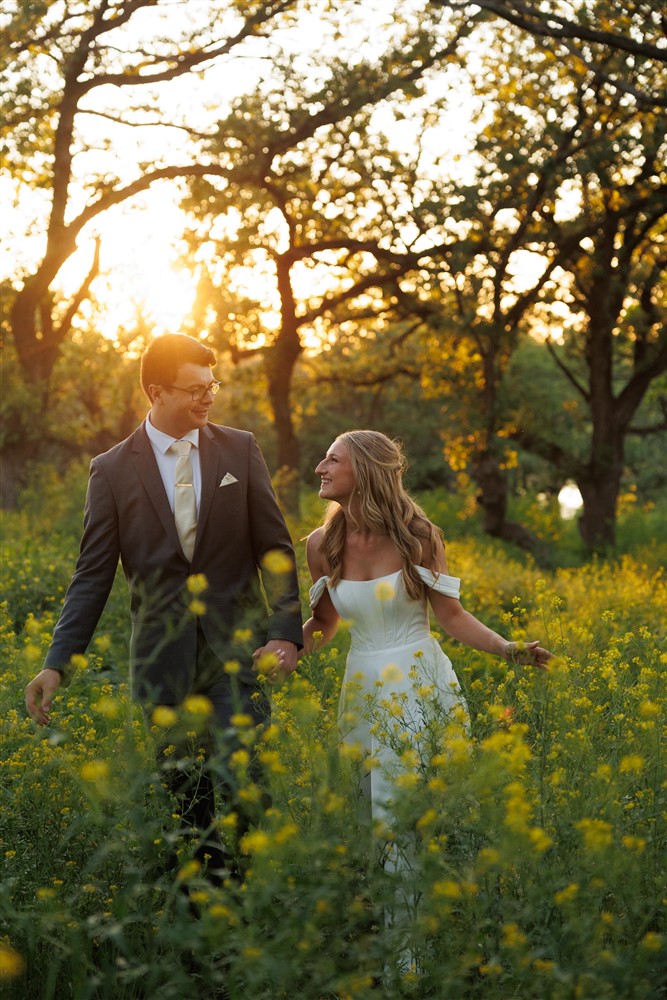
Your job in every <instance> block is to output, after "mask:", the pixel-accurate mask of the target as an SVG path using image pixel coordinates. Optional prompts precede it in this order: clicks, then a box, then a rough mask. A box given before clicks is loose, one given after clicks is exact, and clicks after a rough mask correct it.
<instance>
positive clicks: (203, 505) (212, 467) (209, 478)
mask: <svg viewBox="0 0 667 1000" xmlns="http://www.w3.org/2000/svg"><path fill="white" fill-rule="evenodd" d="M199 464H200V468H201V496H200V498H199V517H198V518H197V537H196V539H195V549H196V548H197V544H198V543H199V539H200V538H201V537H202V534H203V532H204V527H205V526H206V521H207V519H208V515H209V512H210V510H211V504H212V503H213V498H214V496H215V491H216V489H217V487H218V483H219V482H220V476H221V471H220V470H221V467H222V450H221V449H220V448H219V447H218V446H217V445H216V443H215V439H214V437H213V434H212V433H211V431H210V430H209V428H208V427H202V429H201V430H200V431H199Z"/></svg>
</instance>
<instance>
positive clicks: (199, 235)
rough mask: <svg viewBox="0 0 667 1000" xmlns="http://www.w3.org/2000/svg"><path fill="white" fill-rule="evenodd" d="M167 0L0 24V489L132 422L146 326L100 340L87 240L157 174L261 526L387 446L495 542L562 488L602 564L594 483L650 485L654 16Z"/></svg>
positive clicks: (657, 303)
mask: <svg viewBox="0 0 667 1000" xmlns="http://www.w3.org/2000/svg"><path fill="white" fill-rule="evenodd" d="M185 6H186V7H187V11H188V16H187V17H185V18H183V19H178V18H175V17H174V10H173V7H172V5H170V4H167V3H165V2H162V0H157V2H153V0H125V2H120V0H117V2H114V0H94V2H92V3H91V4H88V5H87V7H86V8H85V10H84V9H83V8H82V9H77V10H73V9H72V8H71V6H70V5H68V4H65V3H64V2H61V0H55V2H54V3H51V4H48V5H44V4H41V3H18V0H16V2H8V3H7V4H6V5H5V7H4V8H3V31H4V35H5V41H6V44H5V46H4V47H3V56H2V62H3V73H4V81H5V87H4V91H3V93H4V101H5V105H6V107H7V112H6V114H5V119H4V125H3V135H4V150H5V166H4V170H5V179H6V180H8V181H10V182H11V185H12V188H11V190H12V191H14V192H19V193H20V192H26V191H28V192H30V194H31V195H33V196H34V197H36V198H37V199H38V200H37V201H36V202H34V203H31V205H32V204H34V205H37V206H38V211H37V213H36V214H35V215H34V217H33V218H31V220H30V222H26V225H25V232H24V234H23V235H24V237H25V240H24V242H25V243H26V245H27V242H28V237H29V235H30V234H31V233H32V236H33V244H32V246H33V251H32V256H30V255H29V254H27V253H23V251H22V247H23V244H22V243H21V242H20V240H19V241H18V244H17V245H19V246H20V248H21V251H22V252H21V253H19V254H18V259H17V261H16V262H14V263H13V265H12V266H11V267H10V268H9V269H8V273H7V274H6V277H5V285H4V294H3V318H2V331H3V342H4V346H5V348H6V349H5V351H4V358H3V383H4V390H5V391H4V393H3V396H4V397H5V398H4V399H3V407H4V410H3V419H4V425H5V426H4V429H3V437H2V457H3V463H4V474H3V503H12V502H15V500H16V497H17V495H18V492H19V490H20V487H21V484H22V482H24V481H25V480H26V470H27V469H28V468H29V466H30V464H31V463H34V462H36V461H41V460H44V456H47V461H50V462H56V463H57V464H58V465H60V466H64V465H65V464H66V462H67V461H68V459H70V458H71V457H74V456H76V455H81V454H92V453H94V452H95V451H98V450H100V449H101V448H104V447H107V446H108V445H109V444H111V443H112V442H113V441H114V440H116V439H118V438H120V437H122V436H123V435H124V434H125V433H127V430H128V429H129V428H131V427H132V426H134V424H135V423H136V422H137V421H138V420H139V419H141V416H142V414H143V412H144V405H145V404H144V402H143V401H142V400H141V396H140V394H139V393H138V391H137V389H136V384H135V383H136V358H137V357H138V354H139V352H140V350H141V348H142V345H143V344H144V343H145V342H146V339H147V338H148V337H150V336H151V335H152V334H153V332H154V323H152V321H151V317H150V316H149V315H148V314H147V313H146V312H143V311H142V309H141V308H140V307H138V308H137V310H136V316H135V318H134V320H132V321H127V322H122V323H117V324H116V326H115V328H114V331H113V333H112V335H111V336H110V335H109V333H108V332H106V333H105V334H104V335H102V328H103V325H104V324H103V320H105V321H108V320H109V319H110V318H112V317H113V313H114V310H115V308H117V305H118V303H119V302H120V300H121V297H122V295H123V288H122V286H120V285H119V284H118V280H117V279H115V278H114V272H109V271H108V269H107V270H106V271H105V264H104V261H105V247H106V244H107V242H108V239H109V234H110V233H111V232H113V231H114V229H115V230H117V229H118V227H121V226H127V221H126V219H127V218H128V217H123V218H121V217H120V216H118V214H117V213H118V209H119V207H120V206H122V205H123V204H125V203H127V204H129V205H134V204H135V202H136V199H137V198H138V196H139V195H140V194H141V193H142V192H145V191H148V190H149V189H151V190H157V189H158V187H159V186H164V185H165V184H170V185H171V188H170V190H171V191H172V192H173V202H174V204H176V203H180V204H181V205H182V208H183V216H182V219H183V222H182V230H183V236H182V239H181V240H180V242H179V251H180V255H181V256H180V267H181V269H182V271H183V272H184V273H185V272H188V273H190V274H191V275H192V278H193V281H194V280H196V281H197V283H198V291H197V296H196V300H195V301H194V304H193V308H192V311H191V313H190V314H189V315H185V316H183V318H182V320H180V321H179V326H180V328H182V329H185V330H187V331H188V332H192V333H194V334H195V335H196V336H199V337H201V338H202V339H204V340H206V341H207V342H208V343H210V344H211V345H212V346H213V347H214V348H215V349H216V351H217V352H218V355H219V358H220V366H219V369H220V373H221V375H222V377H223V380H224V381H225V384H226V392H225V393H224V394H221V396H222V401H221V402H220V403H218V404H217V409H216V415H217V417H216V418H217V419H221V420H226V421H229V422H231V423H234V422H238V423H241V424H243V425H244V426H249V427H251V428H252V429H254V430H255V432H256V433H257V434H258V436H259V437H260V440H261V441H262V444H263V446H264V447H265V448H266V450H267V455H268V456H269V460H270V462H271V465H272V468H273V469H274V470H275V471H276V472H278V471H279V472H280V474H279V476H277V479H276V482H277V483H278V484H279V486H280V490H281V495H282V499H283V501H284V503H285V505H286V507H287V508H288V509H289V510H291V511H292V512H297V511H298V503H299V494H300V490H301V486H302V484H303V483H309V482H311V481H312V480H311V478H310V477H311V474H312V473H311V470H312V468H313V466H314V464H316V461H317V459H318V457H319V455H320V454H321V453H322V451H323V450H325V448H326V447H327V446H328V444H329V443H330V441H331V438H332V436H334V435H335V433H337V432H339V431H340V430H343V429H345V428H346V427H349V426H351V425H352V424H357V425H359V424H366V425H370V426H376V427H378V428H380V429H383V430H386V431H387V432H388V433H392V434H394V433H395V434H397V435H400V436H401V437H402V438H403V439H404V440H405V442H406V446H407V448H408V452H409V454H410V456H411V458H412V462H413V469H412V474H413V476H414V481H415V483H416V484H418V485H419V487H420V488H422V487H423V488H427V487H428V485H429V484H431V485H444V486H446V487H448V488H450V489H452V488H454V487H455V485H456V484H458V486H459V487H460V486H466V491H468V492H469V490H468V487H467V485H466V484H468V483H471V484H474V490H475V495H476V497H477V503H478V505H479V509H480V511H481V514H482V519H483V524H484V529H485V530H486V531H487V532H488V533H490V534H492V535H496V536H498V537H500V538H503V539H506V540H511V541H513V542H516V543H518V544H520V545H523V546H524V547H527V548H531V549H533V550H534V551H537V550H538V548H539V540H537V539H536V538H535V537H534V535H533V534H532V533H531V532H530V531H529V530H528V529H527V526H526V525H525V524H522V523H519V522H517V521H516V520H512V518H511V517H510V515H509V506H510V501H511V500H512V497H513V495H514V494H515V493H516V492H517V490H524V489H530V488H534V489H535V490H537V491H540V492H542V493H544V494H545V495H549V494H553V493H555V492H557V491H558V490H559V489H560V487H561V486H562V485H563V484H564V483H566V482H569V481H574V482H576V483H577V484H578V486H579V488H580V490H581V493H582V496H583V500H584V509H583V516H582V518H581V528H582V536H583V541H584V544H585V546H586V547H587V548H588V549H589V550H591V551H592V550H604V549H606V548H608V547H610V546H613V544H614V529H615V518H616V512H617V509H618V501H619V496H621V495H627V493H628V488H635V489H636V490H637V491H638V492H639V493H640V494H642V496H643V495H644V491H646V497H648V496H649V494H652V493H655V491H656V490H659V488H660V486H661V485H662V478H661V473H660V472H659V471H656V470H655V469H654V471H653V472H651V473H647V471H646V464H645V463H646V460H647V459H648V456H649V454H651V455H655V454H658V453H660V449H662V450H664V435H663V436H662V437H660V436H658V437H656V434H658V435H659V432H660V431H661V430H662V431H664V428H665V409H666V404H665V402H664V399H665V393H664V377H665V376H664V373H665V371H666V370H667V339H666V338H667V334H666V333H665V330H666V329H667V324H665V310H664V280H665V279H664V273H665V269H664V264H665V250H664V247H665V222H664V220H665V217H666V215H667V202H666V184H665V171H664V166H663V164H664V162H665V123H664V112H663V110H662V109H663V107H664V104H665V103H666V100H667V99H666V98H665V92H666V89H667V88H666V87H665V79H666V70H665V65H666V57H665V50H664V48H663V47H662V45H661V38H662V30H663V27H664V25H663V20H661V16H660V14H659V12H658V11H656V10H655V9H654V8H653V7H652V6H651V5H648V4H646V3H644V2H641V0H636V2H634V3H632V4H628V3H621V2H620V0H604V2H600V3H598V4H595V5H591V4H587V3H584V2H579V3H567V4H566V3H562V2H560V0H555V2H549V3H545V2H542V0H522V2H521V3H516V2H512V3H509V2H507V0H483V2H480V3H472V2H468V0H410V2H408V3H406V2H399V0H384V2H383V3H382V5H381V7H379V6H378V5H377V4H376V3H375V2H374V0H360V2H359V3H357V4H355V5H353V6H352V7H351V5H350V4H349V2H347V0H327V2H326V3H323V2H320V0H313V2H309V0H299V2H297V0H271V2H270V3H259V2H255V0H243V2H238V0H210V2H209V3H207V4H204V5H202V4H194V5H193V4H186V5H185ZM47 67H48V70H47ZM195 95H196V98H197V99H195ZM201 95H204V99H201V100H199V99H198V98H199V97H200V96H201ZM100 122H102V123H106V125H107V126H108V130H109V135H108V136H105V135H104V134H101V133H100V131H99V126H100ZM93 124H94V125H96V126H97V131H94V130H93V131H91V126H92V125H93ZM147 134H150V135H151V136H153V138H152V139H147V138H146V136H147ZM121 136H122V137H124V141H122V142H121V141H119V139H118V138H117V137H121ZM176 136H177V137H178V140H177V141H174V137H176ZM128 137H129V138H130V141H129V142H128V141H127V140H128ZM165 137H166V138H165ZM175 152H176V155H175ZM16 198H17V200H20V197H19V194H16ZM132 218H135V217H132ZM139 218H140V214H139V213H138V212H137V215H136V219H139ZM148 218H149V222H150V216H148ZM126 232H127V237H128V239H131V237H132V229H131V228H129V227H128V229H127V230H126ZM77 241H78V242H77ZM35 247H36V248H37V249H36V250H35V249H34V248H35ZM86 255H87V260H86V263H85V264H84V263H83V260H82V259H83V257H84V256H86ZM73 260H76V261H78V267H79V279H78V282H77V283H75V284H72V283H71V282H70V285H69V288H66V287H65V283H64V281H63V280H61V276H62V275H63V274H64V272H65V270H66V268H67V267H68V266H70V264H71V262H72V261H73ZM150 263H151V262H150V261H146V262H145V267H146V270H147V271H148V270H149V269H150ZM142 266H143V265H142ZM105 282H106V284H105ZM107 293H110V296H111V297H110V300H109V298H108V297H107V298H106V300H105V294H107ZM114 299H115V305H114ZM167 328H170V327H167ZM219 398H220V397H219ZM44 428H46V430H44ZM656 449H657V450H656ZM653 464H654V465H655V463H653Z"/></svg>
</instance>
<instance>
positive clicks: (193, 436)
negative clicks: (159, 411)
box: [144, 416, 199, 455]
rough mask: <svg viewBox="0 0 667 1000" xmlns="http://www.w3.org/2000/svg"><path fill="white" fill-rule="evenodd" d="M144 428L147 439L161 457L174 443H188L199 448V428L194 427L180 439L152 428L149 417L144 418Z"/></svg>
mask: <svg viewBox="0 0 667 1000" xmlns="http://www.w3.org/2000/svg"><path fill="white" fill-rule="evenodd" d="M144 426H145V428H146V433H147V434H148V439H149V441H150V442H151V444H152V445H153V447H154V448H157V450H158V451H159V452H161V453H162V454H163V455H164V454H166V452H167V451H168V450H169V448H171V446H172V444H173V443H174V441H189V442H190V444H191V445H193V446H194V447H195V448H198V447H199V428H198V427H195V428H193V429H192V430H191V431H188V433H187V434H184V435H183V437H182V438H175V437H172V436H171V434H165V433H164V431H159V430H158V429H157V427H154V426H153V424H152V423H151V421H150V416H147V417H146V420H145V421H144Z"/></svg>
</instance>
